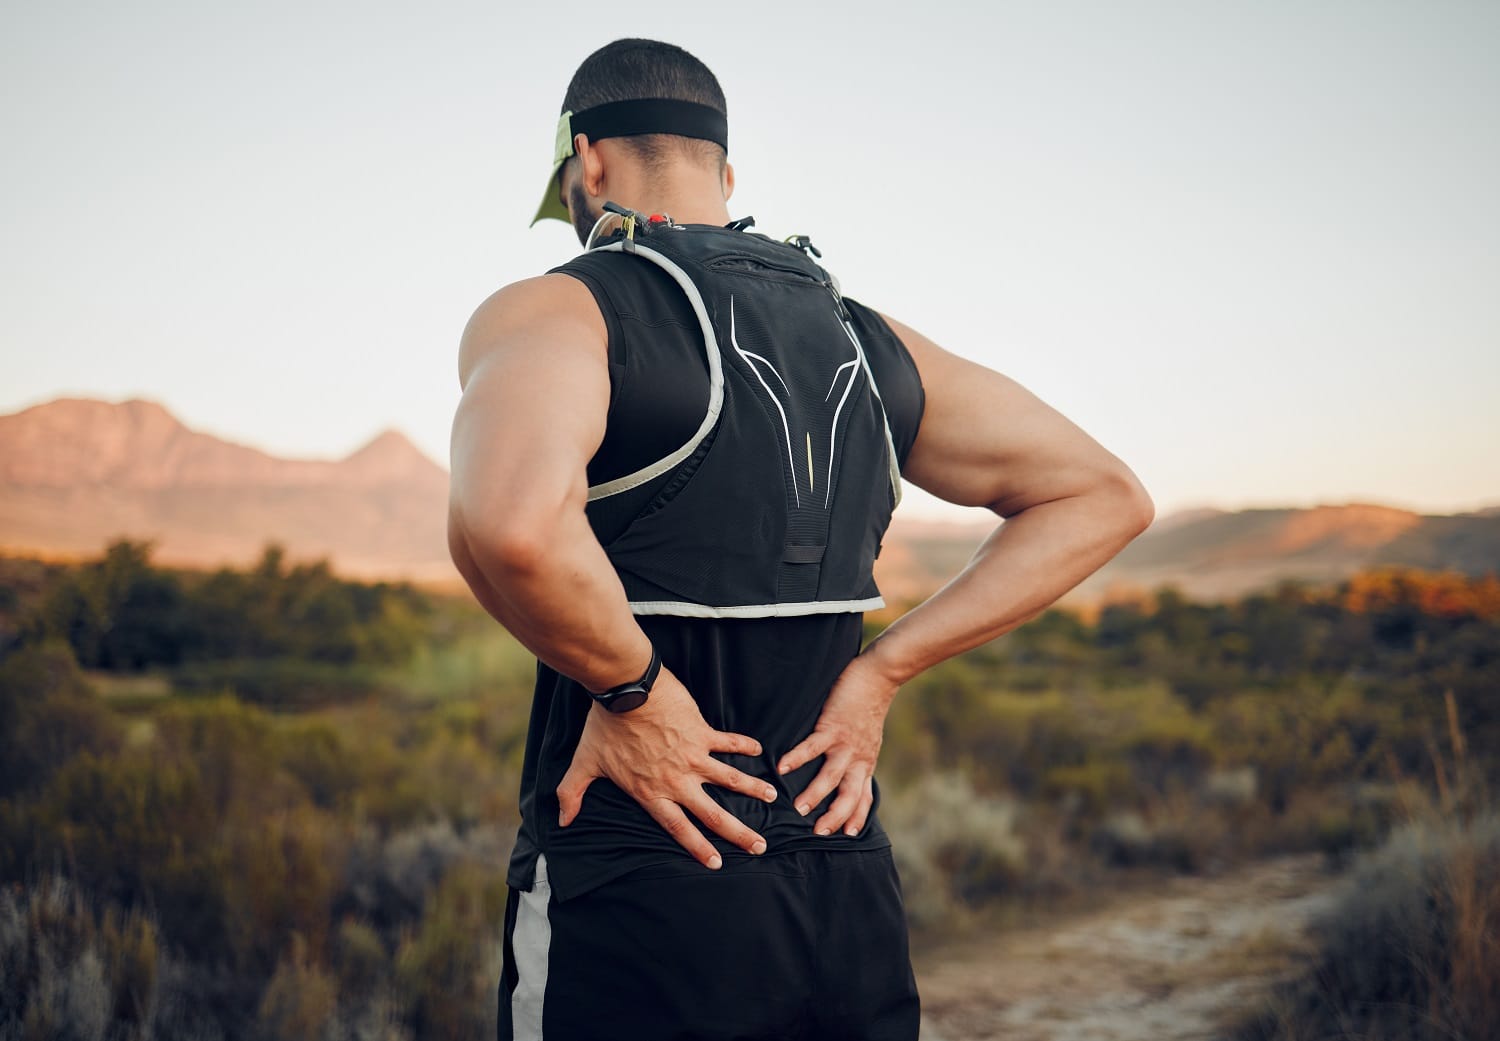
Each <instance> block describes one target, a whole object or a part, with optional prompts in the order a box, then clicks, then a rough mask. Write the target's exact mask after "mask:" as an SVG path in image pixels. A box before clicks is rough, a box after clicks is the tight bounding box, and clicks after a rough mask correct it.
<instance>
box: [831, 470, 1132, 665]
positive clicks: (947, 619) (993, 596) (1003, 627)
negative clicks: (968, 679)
mask: <svg viewBox="0 0 1500 1041" xmlns="http://www.w3.org/2000/svg"><path fill="white" fill-rule="evenodd" d="M1143 512H1144V511H1143V510H1142V507H1141V505H1140V500H1139V499H1138V498H1137V497H1136V496H1135V495H1133V494H1132V493H1131V492H1129V491H1128V490H1124V491H1121V490H1116V489H1114V488H1109V489H1107V490H1104V489H1101V490H1100V491H1098V492H1093V493H1086V494H1082V495H1076V496H1070V497H1067V498H1063V499H1056V500H1053V501H1050V502H1045V503H1041V504H1039V505H1036V506H1033V507H1031V508H1029V509H1026V510H1023V511H1022V512H1020V513H1018V514H1016V515H1015V516H1013V517H1011V518H1010V519H1008V520H1006V521H1005V522H1004V523H1003V524H1001V525H1000V526H999V527H997V528H996V529H995V531H994V532H993V533H992V534H991V535H990V536H989V537H988V538H986V539H985V540H984V542H983V543H981V544H980V546H979V549H978V550H976V551H975V553H974V556H973V557H972V558H971V559H970V561H969V563H968V564H967V565H966V566H965V567H964V569H963V571H961V572H959V574H958V575H956V576H954V578H953V579H952V580H950V581H949V582H948V583H947V584H946V585H944V586H943V587H942V588H941V589H939V590H938V591H937V592H936V593H934V594H933V595H932V596H931V597H929V598H928V599H927V600H925V601H924V602H923V603H921V604H919V605H918V606H917V607H915V608H913V609H912V610H911V611H908V612H907V613H906V614H904V615H902V616H901V617H900V618H898V619H897V620H896V621H895V622H893V623H892V624H891V625H890V626H888V627H887V628H886V629H885V630H884V631H883V632H882V633H880V635H879V636H877V637H876V638H875V639H874V640H872V641H871V642H870V644H869V645H868V646H867V647H866V648H865V650H864V652H863V653H862V655H861V657H864V658H867V659H868V660H869V663H870V664H872V665H874V666H875V667H876V668H877V669H878V670H879V671H880V672H881V673H882V674H883V675H885V676H886V677H887V678H888V679H889V680H890V681H891V682H892V683H893V684H895V685H900V684H902V683H905V682H907V681H908V680H910V679H911V678H912V677H914V676H916V675H918V674H919V673H921V672H923V671H925V670H926V669H929V668H931V667H932V666H933V665H936V664H937V663H938V662H941V661H945V660H946V659H948V658H951V657H953V656H954V655H957V654H962V653H963V652H964V651H967V650H970V649H971V648H974V647H977V646H979V645H980V644H982V643H985V642H987V641H989V640H993V639H994V638H995V637H997V636H1001V635H1003V634H1005V633H1007V632H1010V631H1011V630H1012V629H1015V628H1016V627H1018V626H1020V625H1021V624H1022V623H1024V622H1027V621H1029V620H1031V619H1032V618H1034V617H1036V616H1037V615H1039V614H1041V613H1042V612H1043V611H1045V610H1046V609H1047V608H1048V607H1049V606H1050V605H1051V604H1053V603H1054V602H1055V601H1056V600H1057V599H1058V598H1059V597H1060V596H1062V595H1063V594H1064V593H1066V592H1067V591H1068V590H1070V589H1072V588H1073V587H1074V586H1076V585H1078V584H1079V583H1080V582H1082V581H1083V580H1084V579H1085V578H1087V577H1088V576H1089V575H1091V574H1093V573H1094V572H1095V571H1097V570H1098V569H1099V568H1100V567H1102V566H1103V565H1104V564H1105V563H1106V562H1107V561H1109V560H1110V559H1111V558H1112V557H1114V556H1115V554H1117V553H1119V551H1120V550H1121V549H1123V548H1124V547H1125V546H1126V545H1127V544H1128V543H1129V542H1130V541H1131V540H1132V539H1134V538H1135V537H1136V536H1137V535H1138V534H1140V532H1141V531H1142V529H1143V527H1144V525H1143V523H1142V522H1141V520H1140V518H1141V517H1142V515H1143Z"/></svg>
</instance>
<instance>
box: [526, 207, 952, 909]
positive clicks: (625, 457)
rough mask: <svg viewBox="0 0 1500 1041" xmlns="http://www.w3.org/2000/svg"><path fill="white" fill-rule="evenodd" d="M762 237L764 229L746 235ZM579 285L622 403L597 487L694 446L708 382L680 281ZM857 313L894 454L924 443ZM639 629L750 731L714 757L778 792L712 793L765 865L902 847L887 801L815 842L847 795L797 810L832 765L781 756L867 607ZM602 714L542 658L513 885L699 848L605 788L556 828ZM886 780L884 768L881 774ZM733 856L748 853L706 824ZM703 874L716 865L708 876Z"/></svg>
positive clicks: (616, 524) (628, 507)
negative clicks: (813, 853) (742, 743)
mask: <svg viewBox="0 0 1500 1041" xmlns="http://www.w3.org/2000/svg"><path fill="white" fill-rule="evenodd" d="M739 234H744V235H752V234H758V233H756V232H745V231H742V232H739ZM556 272H561V273H564V274H567V275H570V276H572V277H574V278H577V279H578V280H580V281H581V282H583V283H584V284H585V285H586V286H587V287H588V288H589V289H590V291H591V292H592V293H593V296H594V299H595V301H596V302H597V303H598V305H599V309H600V312H601V313H602V315H603V318H604V322H605V326H606V328H607V330H608V334H609V345H608V358H609V372H610V403H609V412H608V418H607V423H606V428H605V435H604V439H603V442H602V443H601V444H600V446H599V449H598V450H597V451H596V452H595V454H594V456H593V458H592V459H591V460H590V461H589V464H588V467H587V478H588V482H589V484H590V486H596V485H604V484H606V483H607V482H609V481H612V480H615V479H616V478H620V477H623V476H624V475H627V474H632V473H636V472H637V471H639V470H641V469H642V468H643V467H646V466H648V465H649V464H651V463H652V462H654V461H656V460H660V459H662V458H663V457H665V456H667V455H668V454H669V453H671V452H672V451H673V450H674V449H677V448H679V446H681V445H683V444H684V442H686V441H687V440H688V439H689V438H690V437H691V436H692V434H693V432H694V431H695V430H696V429H698V427H699V424H700V423H702V421H703V418H704V402H705V400H706V399H707V397H708V392H709V385H710V372H709V364H708V360H707V357H706V354H705V343H704V336H703V332H702V327H701V325H700V321H699V319H698V316H697V314H696V312H695V311H694V309H693V307H692V305H691V303H690V302H689V300H688V298H687V296H686V295H685V293H684V291H683V289H682V287H681V286H680V285H679V284H678V283H677V282H676V281H675V280H674V279H673V278H672V277H671V276H670V275H669V274H668V273H667V272H666V271H664V270H662V269H661V268H659V267H657V266H656V265H654V264H652V263H649V262H647V261H645V260H643V259H641V258H638V257H631V256H627V255H625V254H623V253H620V252H599V251H593V252H586V253H582V254H580V255H578V256H576V257H574V258H573V259H572V260H570V261H568V262H567V263H565V264H561V265H558V266H557V267H554V268H552V269H550V271H549V273H556ZM843 299H844V304H845V307H846V308H847V311H848V313H849V320H850V323H851V325H852V327H853V329H854V331H855V332H856V333H857V335H858V338H859V340H860V341H861V343H862V344H863V348H864V351H865V355H866V358H867V361H868V365H869V368H870V370H871V373H872V374H873V376H874V382H875V383H876V384H877V385H878V388H879V392H880V396H881V399H882V401H883V403H884V408H885V413H886V416H887V418H888V422H889V428H890V433H891V438H892V441H893V442H894V447H895V450H896V456H897V459H898V461H899V462H900V463H901V464H902V465H904V463H905V460H906V457H907V455H908V453H909V452H910V450H911V446H912V443H913V442H914V441H915V440H916V436H917V428H918V425H919V423H920V421H921V416H922V410H923V407H924V404H925V399H924V395H923V391H922V385H921V381H920V379H919V378H918V375H917V370H916V365H915V364H914V362H913V361H912V359H911V356H910V355H909V354H908V353H907V351H906V349H905V347H904V345H903V344H902V343H901V341H900V340H899V339H898V338H897V337H896V335H895V334H894V333H893V332H892V331H891V329H890V327H889V326H888V325H886V323H885V322H884V321H883V320H882V319H881V318H880V316H879V315H877V314H876V313H875V312H874V311H873V310H871V309H870V308H869V307H867V306H865V305H864V304H862V303H861V302H859V301H858V300H857V299H853V298H850V297H848V296H844V298H843ZM674 475H675V471H674V470H669V471H667V472H665V473H663V474H661V475H660V476H657V477H655V478H652V479H651V480H649V481H646V482H645V483H643V484H641V485H639V486H637V487H634V488H630V489H627V490H625V491H622V492H619V493H617V494H613V495H611V496H610V497H609V499H607V500H604V502H607V503H608V504H609V508H608V509H605V510H598V509H596V510H593V511H591V515H590V521H591V523H592V524H593V526H594V531H595V534H596V535H597V536H598V537H599V539H600V541H601V542H602V543H608V542H609V541H610V540H611V539H613V538H614V537H615V536H616V535H618V534H619V533H620V532H621V531H623V530H624V529H625V527H627V526H628V525H629V523H630V521H631V519H632V518H633V517H635V516H636V514H637V513H638V512H639V511H640V510H641V509H642V508H643V507H645V506H646V505H648V504H649V503H651V502H652V500H653V499H654V498H656V496H657V495H658V494H659V493H660V492H661V490H662V489H663V488H664V487H666V485H667V484H668V483H669V482H670V481H672V479H673V477H674ZM636 620H637V622H638V623H639V624H640V626H641V628H642V629H643V630H644V631H645V632H646V634H647V635H648V636H649V637H650V638H651V640H652V642H653V643H654V644H655V645H656V647H657V648H658V650H659V651H660V653H661V658H662V662H663V663H664V664H665V665H666V666H667V667H668V668H670V669H671V670H672V671H673V673H674V674H675V675H677V677H678V678H679V679H681V680H682V682H683V684H684V685H685V686H686V687H687V689H688V690H689V691H690V692H691V693H692V694H693V696H694V698H695V699H696V700H697V702H698V705H699V708H700V710H701V711H702V713H703V716H704V718H705V719H706V720H707V722H708V723H709V725H711V726H713V727H715V728H717V729H721V730H733V731H737V732H741V733H746V734H750V735H751V736H753V737H755V738H756V739H757V740H759V741H760V742H761V746H762V755H761V756H759V757H750V756H741V755H732V754H728V753H716V754H715V755H716V758H720V759H722V760H724V761H725V762H728V763H730V764H731V765H733V766H735V767H737V768H738V769H741V770H744V771H745V772H746V773H749V774H751V775H753V776H756V777H760V778H763V779H765V780H767V781H769V782H770V783H771V784H773V785H774V786H775V787H776V788H777V790H778V792H779V793H780V798H778V799H777V801H776V802H775V803H773V804H767V803H764V802H761V801H760V800H758V799H753V798H751V797H748V796H744V795H740V794H738V793H736V792H731V791H728V790H727V789H724V788H720V787H718V786H716V785H709V786H707V787H706V789H705V790H706V791H707V792H708V793H709V794H710V796H711V797H712V798H713V799H714V800H715V801H716V802H718V803H719V804H720V805H722V806H724V807H725V808H726V809H727V810H728V811H729V812H731V813H733V814H734V815H735V816H737V817H738V818H739V819H740V820H742V821H744V822H745V823H746V824H747V825H748V826H750V827H751V828H753V829H755V830H756V831H757V832H759V833H760V834H761V835H763V836H764V837H765V839H766V842H767V852H766V853H765V854H763V855H764V856H772V855H775V854H776V853H778V852H785V851H790V850H794V849H806V848H815V849H830V848H833V849H876V848H881V847H884V846H888V845H889V844H890V840H889V838H888V837H887V836H886V834H885V831H884V829H883V828H882V827H881V825H880V821H879V816H878V808H879V801H880V785H879V780H878V778H877V779H876V780H875V781H874V783H873V785H872V787H873V792H874V799H875V807H874V808H873V809H872V810H871V812H870V814H869V816H868V818H867V820H866V824H865V827H864V829H863V830H862V831H861V832H860V833H859V834H858V835H856V836H846V835H843V834H842V833H836V834H834V835H832V836H818V835H814V834H813V831H812V828H813V824H814V822H815V821H816V820H817V818H818V817H819V816H820V815H821V814H822V813H823V812H826V810H827V807H828V806H829V805H830V804H831V803H832V801H833V799H834V798H836V797H837V792H834V793H832V794H830V795H829V796H828V797H827V798H825V799H824V800H823V802H822V803H821V804H820V805H819V806H817V807H814V809H813V811H812V812H811V813H809V814H808V815H807V816H806V817H803V816H801V815H799V814H798V813H797V812H796V810H795V809H794V808H793V806H792V796H794V795H796V794H797V793H798V792H800V791H801V790H802V789H803V788H804V787H806V785H807V784H808V783H809V782H810V781H811V780H812V778H813V777H814V776H815V775H816V773H817V772H818V770H819V769H820V768H821V766H822V762H823V760H822V758H821V757H819V758H817V759H814V760H813V761H812V762H810V763H808V764H807V765H805V766H804V767H802V768H801V769H799V770H796V771H794V772H793V773H791V774H789V775H787V776H785V777H782V776H780V775H778V774H777V773H776V771H775V763H776V762H777V760H778V759H779V758H780V757H781V755H783V754H784V753H785V752H787V751H788V750H789V749H791V748H792V747H793V746H794V745H795V744H797V743H798V742H799V741H801V740H802V739H803V738H804V737H806V736H807V734H809V733H810V732H811V731H812V728H813V726H814V725H815V724H816V722H817V718H818V714H819V712H820V710H821V708H822V705H823V701H824V699H825V698H826V697H827V694H828V691H829V689H830V687H831V686H832V684H833V682H834V680H836V679H837V678H838V676H839V674H840V673H841V672H842V671H843V668H844V666H845V665H847V664H848V662H849V661H850V660H851V659H852V658H853V657H854V656H855V655H856V654H858V653H859V650H860V646H861V643H862V636H863V627H862V622H863V614H862V613H860V612H858V611H839V612H832V613H816V614H802V615H794V616H776V617H706V618H704V617H680V616H676V615H671V614H638V615H637V619H636ZM591 705H592V699H591V698H590V697H589V695H588V692H587V691H586V690H585V689H584V688H583V687H582V686H581V685H579V684H578V683H576V682H575V681H574V680H572V679H571V678H569V677H567V676H563V675H561V674H560V673H558V672H556V671H555V670H553V669H551V668H550V667H548V666H547V665H545V664H543V663H541V662H538V663H537V674H536V687H535V693H534V700H533V703H532V710H531V719H530V725H529V729H528V733H527V742H526V750H525V756H524V762H523V766H522V777H521V797H520V809H521V827H520V830H519V833H518V836H517V841H516V845H515V849H514V851H513V853H512V856H511V861H510V868H509V873H508V882H509V883H510V884H511V885H512V886H515V887H517V888H521V889H528V890H529V889H530V888H531V886H532V883H533V880H534V869H535V865H536V857H537V854H538V852H544V853H546V855H547V864H548V873H549V877H550V879H551V885H552V888H553V891H554V893H556V895H557V898H558V899H564V900H565V899H568V898H570V897H571V896H573V895H575V894H577V893H581V892H584V891H586V890H588V889H590V888H592V887H593V886H596V885H599V884H601V883H603V882H606V881H608V880H609V879H611V878H614V877H616V876H618V875H620V874H623V873H624V872H626V871H629V870H632V869H633V868H636V867H639V866H643V865H647V864H654V863H660V862H662V861H679V860H681V859H682V858H684V857H688V856H689V854H688V853H687V852H686V851H685V850H684V849H683V848H682V847H681V846H680V845H679V844H678V843H677V842H676V841H675V840H673V839H672V838H671V837H670V836H669V835H667V833H666V832H665V831H664V830H662V828H661V825H659V824H658V823H657V822H656V821H655V820H654V819H652V818H651V816H650V815H649V814H647V813H646V811H645V810H644V809H642V808H641V807H640V806H639V804H637V803H636V802H635V800H634V799H632V798H631V797H630V796H629V795H628V794H626V793H625V792H624V791H623V790H621V789H620V788H618V787H617V786H615V785H614V784H613V783H612V782H610V781H609V780H608V779H605V778H598V779H596V780H595V781H594V782H593V783H592V784H591V785H590V786H589V788H588V791H587V792H586V793H585V795H584V799H583V805H582V809H581V811H580V813H579V814H578V816H577V817H576V818H575V819H574V821H573V822H572V823H571V824H570V825H568V827H566V828H561V827H559V826H558V824H557V814H558V800H557V796H556V788H557V785H558V784H559V783H560V782H561V780H562V777H563V774H564V773H565V772H566V771H567V769H568V765H569V763H570V762H571V760H572V754H573V750H574V748H575V747H576V746H577V743H578V738H579V735H580V734H581V733H582V730H583V724H584V721H585V719H586V717H587V715H588V712H589V710H590V708H591ZM877 773H878V771H877ZM700 830H701V831H703V833H704V834H705V836H706V837H707V838H708V840H709V841H710V842H711V843H712V844H713V845H714V846H715V847H716V848H717V849H718V850H719V851H720V852H721V853H722V854H723V855H724V856H725V857H730V856H748V855H749V854H746V853H744V851H743V850H741V849H739V848H738V847H736V846H734V845H732V844H730V843H729V842H728V841H727V840H725V839H723V838H721V837H720V836H718V835H717V834H715V833H713V832H711V831H709V830H708V829H706V828H700ZM705 870H707V869H705Z"/></svg>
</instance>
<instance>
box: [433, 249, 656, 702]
mask: <svg viewBox="0 0 1500 1041" xmlns="http://www.w3.org/2000/svg"><path fill="white" fill-rule="evenodd" d="M607 337H608V334H607V333H606V331H605V328H604V319H603V317H602V316H601V315H600V314H599V310H598V307H597V306H596V305H595V304H594V301H593V297H592V296H591V295H590V294H589V291H588V289H587V288H586V287H584V286H583V284H582V283H580V282H579V281H578V280H577V279H573V278H570V277H568V276H567V275H562V274H556V275H542V276H540V277H538V278H533V279H527V280H525V281H523V282H517V283H515V284H513V285H510V286H506V287H505V288H504V289H501V290H500V291H498V292H497V293H495V294H494V295H493V296H491V297H490V298H489V299H488V300H486V301H485V302H484V303H483V304H481V305H480V307H479V308H478V309H477V310H476V311H475V313H474V316H473V317H472V318H471V319H470V321H469V324H468V326H467V327H466V328H465V330H464V334H463V340H462V343H461V345H460V348H459V380H460V382H461V384H462V386H463V396H462V398H461V399H460V401H459V405H458V410H457V412H456V414H455V415H454V419H453V435H452V442H451V446H450V457H451V465H452V476H451V479H450V485H449V501H448V546H449V550H450V552H451V554H452V556H453V562H454V564H455V565H457V567H458V570H459V572H460V573H461V574H462V575H463V577H464V579H465V581H467V582H468V584H469V587H470V589H472V590H473V591H474V595H475V597H476V598H477V599H478V600H479V602H480V603H481V604H482V605H483V606H484V608H485V609H486V610H487V611H489V612H490V614H491V615H493V616H494V617H495V618H496V619H497V620H498V621H499V622H500V623H501V624H503V625H504V626H505V627H506V628H507V629H508V630H510V632H511V633H512V634H513V635H514V636H515V637H516V639H518V640H520V641H521V643H523V644H524V645H525V646H526V647H527V649H529V650H530V651H531V652H532V653H533V654H535V655H536V656H537V657H538V658H540V659H541V660H542V661H543V662H545V663H546V664H548V665H550V666H551V667H552V668H554V669H556V670H557V671H558V672H560V673H562V674H563V675H565V676H571V677H572V678H573V679H575V680H577V681H578V682H579V683H581V684H583V685H584V686H585V687H587V688H589V689H590V690H604V689H606V688H608V687H612V686H614V685H616V684H618V683H623V682H625V681H626V680H631V679H635V678H636V677H638V676H639V675H640V674H641V673H642V672H644V671H645V669H646V664H647V662H649V661H650V659H651V645H650V641H649V640H648V639H647V638H646V634H645V633H644V632H642V631H641V627H640V626H639V625H638V624H636V621H635V617H634V615H633V614H632V613H631V611H630V607H629V604H628V603H627V601H626V596H625V589H624V587H623V586H622V585H621V584H620V580H619V578H618V577H617V576H616V574H615V571H614V568H613V567H612V566H611V565H610V563H609V558H608V557H607V556H605V553H604V550H603V548H602V547H601V546H600V545H599V542H598V540H597V539H595V538H594V535H593V531H592V529H591V528H590V527H589V524H588V519H587V517H586V515H585V514H584V510H583V507H584V502H585V501H586V499H587V496H588V481H587V478H586V476H585V466H586V464H587V462H588V459H589V457H590V456H591V455H592V454H593V453H594V451H595V449H597V448H598V446H599V443H600V441H601V440H602V439H603V437H604V418H605V414H606V412H607V411H608V408H609V368H608V362H607V359H606V355H605V344H606V342H607Z"/></svg>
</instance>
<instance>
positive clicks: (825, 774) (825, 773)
mask: <svg viewBox="0 0 1500 1041" xmlns="http://www.w3.org/2000/svg"><path fill="white" fill-rule="evenodd" d="M848 765H849V754H848V753H847V752H846V753H844V755H842V756H840V757H838V758H836V759H835V758H833V757H831V756H830V757H829V758H827V759H825V760H823V769H821V770H819V771H818V774H817V776H816V777H814V778H813V779H812V783H811V784H809V785H808V786H807V787H806V788H804V789H802V794H801V795H799V796H797V797H796V798H795V799H793V800H792V805H794V806H795V807H796V808H797V812H798V813H800V814H802V816H804V817H806V816H807V815H808V814H809V813H811V812H812V810H813V807H814V806H816V805H818V803H820V802H822V801H823V800H824V799H825V798H827V796H828V793H829V792H831V791H833V790H834V789H835V788H837V787H838V784H839V782H840V781H841V780H843V779H844V770H845V769H846V768H847V767H848Z"/></svg>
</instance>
